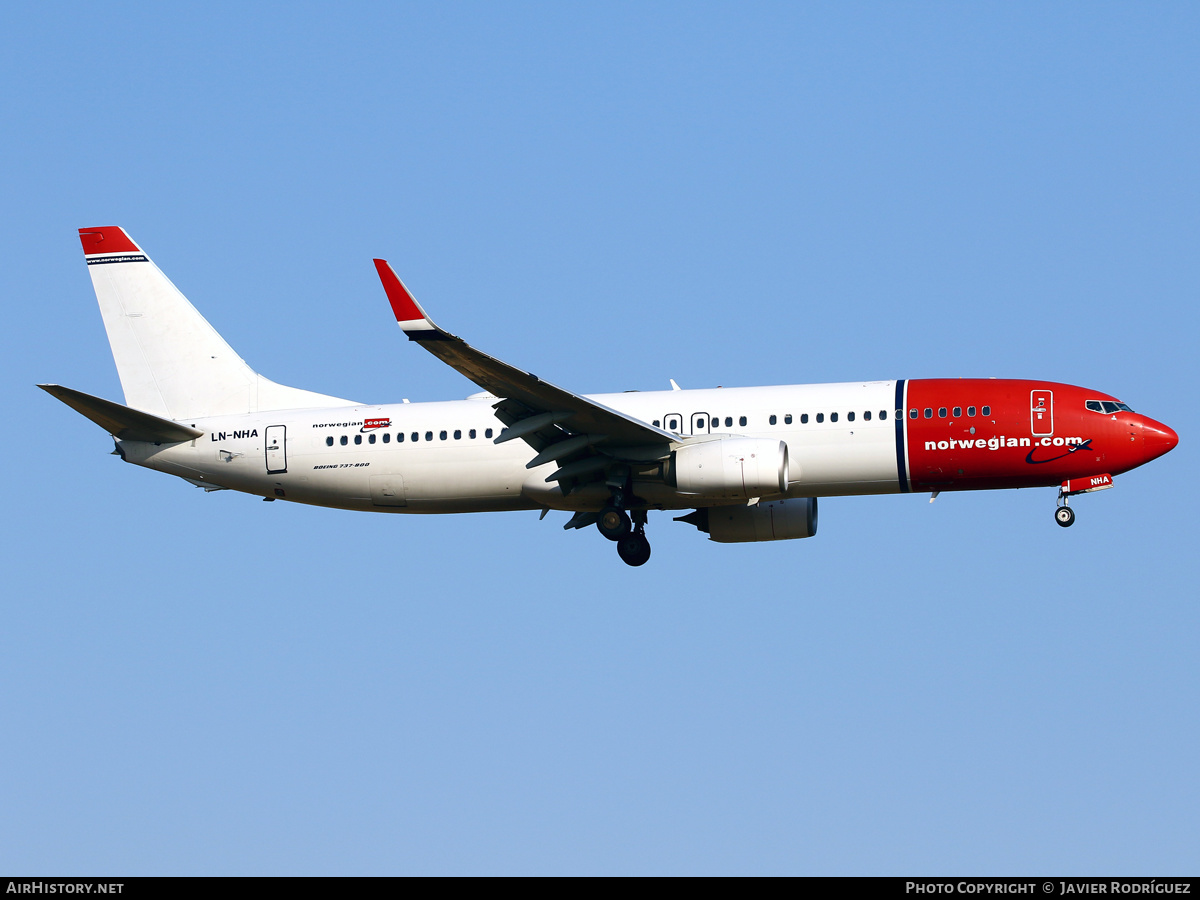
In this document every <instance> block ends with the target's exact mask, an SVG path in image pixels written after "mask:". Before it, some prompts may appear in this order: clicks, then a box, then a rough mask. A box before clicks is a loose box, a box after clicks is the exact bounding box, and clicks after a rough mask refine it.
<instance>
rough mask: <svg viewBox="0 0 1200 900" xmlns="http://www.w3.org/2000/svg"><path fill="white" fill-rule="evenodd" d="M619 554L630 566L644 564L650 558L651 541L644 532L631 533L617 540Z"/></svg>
mask: <svg viewBox="0 0 1200 900" xmlns="http://www.w3.org/2000/svg"><path fill="white" fill-rule="evenodd" d="M617 555H618V556H620V557H621V559H622V560H623V561H624V562H625V564H626V565H628V566H644V565H645V564H646V561H647V560H648V559H650V542H649V541H648V540H646V536H645V535H644V534H631V535H629V536H628V537H623V538H621V539H620V540H619V541H617Z"/></svg>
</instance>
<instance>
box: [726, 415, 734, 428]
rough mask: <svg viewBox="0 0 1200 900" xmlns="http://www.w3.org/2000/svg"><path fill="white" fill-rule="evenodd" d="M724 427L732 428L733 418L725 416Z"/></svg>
mask: <svg viewBox="0 0 1200 900" xmlns="http://www.w3.org/2000/svg"><path fill="white" fill-rule="evenodd" d="M725 427H726V428H732V427H733V416H726V417H725Z"/></svg>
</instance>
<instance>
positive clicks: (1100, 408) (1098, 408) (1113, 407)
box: [1083, 400, 1133, 415]
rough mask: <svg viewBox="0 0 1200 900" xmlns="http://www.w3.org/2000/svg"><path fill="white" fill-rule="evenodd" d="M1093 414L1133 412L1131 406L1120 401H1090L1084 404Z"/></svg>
mask: <svg viewBox="0 0 1200 900" xmlns="http://www.w3.org/2000/svg"><path fill="white" fill-rule="evenodd" d="M1083 405H1084V406H1086V407H1087V408H1088V409H1090V410H1091V411H1092V412H1098V413H1105V414H1107V415H1112V414H1113V413H1115V412H1133V410H1132V409H1130V408H1129V404H1127V403H1121V402H1120V401H1119V400H1088V401H1087V402H1085V403H1084V404H1083Z"/></svg>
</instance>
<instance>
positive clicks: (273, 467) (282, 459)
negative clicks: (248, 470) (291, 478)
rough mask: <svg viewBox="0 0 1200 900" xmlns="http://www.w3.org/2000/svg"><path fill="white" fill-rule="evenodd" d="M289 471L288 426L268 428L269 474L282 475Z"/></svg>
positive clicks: (270, 426) (269, 426) (271, 426)
mask: <svg viewBox="0 0 1200 900" xmlns="http://www.w3.org/2000/svg"><path fill="white" fill-rule="evenodd" d="M286 471H287V426H286V425H268V426H267V474H268V475H281V474H283V473H284V472H286Z"/></svg>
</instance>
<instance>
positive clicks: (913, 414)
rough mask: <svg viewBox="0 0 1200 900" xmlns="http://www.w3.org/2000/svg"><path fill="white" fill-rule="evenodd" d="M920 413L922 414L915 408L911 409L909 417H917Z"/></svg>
mask: <svg viewBox="0 0 1200 900" xmlns="http://www.w3.org/2000/svg"><path fill="white" fill-rule="evenodd" d="M897 412H899V410H897ZM918 415H920V414H919V413H918V412H917V411H916V410H915V409H910V410H909V411H908V417H909V418H910V419H915V418H916V417H917V416H918Z"/></svg>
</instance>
